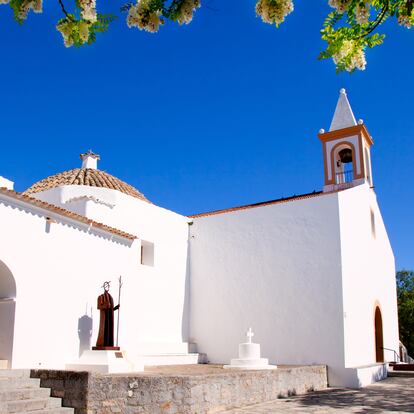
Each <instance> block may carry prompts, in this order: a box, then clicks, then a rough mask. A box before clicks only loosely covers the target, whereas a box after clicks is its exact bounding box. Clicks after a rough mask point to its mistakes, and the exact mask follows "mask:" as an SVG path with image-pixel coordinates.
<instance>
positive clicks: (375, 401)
mask: <svg viewBox="0 0 414 414" xmlns="http://www.w3.org/2000/svg"><path fill="white" fill-rule="evenodd" d="M282 413H283V414H293V413H295V414H297V413H312V414H331V413H335V414H336V413H338V414H339V413H367V414H368V413H369V414H373V413H394V414H395V413H414V376H411V377H410V376H401V377H391V378H387V379H386V380H385V381H381V382H378V383H376V384H374V385H371V386H369V387H366V388H363V389H361V390H351V389H329V390H326V391H318V392H314V393H311V394H306V395H302V396H296V397H290V398H285V399H280V400H276V401H272V402H268V403H263V404H256V405H252V406H249V407H245V408H239V409H234V410H230V411H224V412H222V413H221V414H282Z"/></svg>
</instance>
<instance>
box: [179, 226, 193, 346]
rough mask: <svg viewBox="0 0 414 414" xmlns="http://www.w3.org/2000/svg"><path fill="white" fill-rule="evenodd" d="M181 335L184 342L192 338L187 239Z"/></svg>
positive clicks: (188, 245)
mask: <svg viewBox="0 0 414 414" xmlns="http://www.w3.org/2000/svg"><path fill="white" fill-rule="evenodd" d="M188 237H190V226H188ZM181 321H182V322H181V335H182V341H183V342H191V339H190V241H189V240H188V241H187V263H186V271H185V291H184V304H183V316H182V318H181Z"/></svg>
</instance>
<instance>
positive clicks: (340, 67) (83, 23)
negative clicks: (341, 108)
mask: <svg viewBox="0 0 414 414" xmlns="http://www.w3.org/2000/svg"><path fill="white" fill-rule="evenodd" d="M57 1H58V2H59V5H60V7H61V9H62V14H63V17H62V19H60V20H59V22H58V23H57V26H56V28H57V30H58V31H59V32H60V33H61V34H62V37H63V42H64V44H65V46H66V47H70V46H76V47H80V46H83V45H89V44H91V43H93V42H94V41H95V40H96V34H97V33H103V32H105V31H107V30H108V28H109V25H110V23H111V22H112V21H113V20H114V19H115V18H116V16H115V15H104V14H100V13H98V11H97V5H96V0H75V5H74V10H71V11H70V12H68V10H67V9H66V6H65V4H64V2H66V1H67V0H57ZM256 1H257V3H256V15H257V16H258V17H260V18H261V19H262V21H263V22H264V23H268V24H272V25H275V26H276V27H279V26H280V25H281V24H282V23H283V22H284V21H285V19H286V17H287V16H288V15H289V14H290V13H292V12H293V10H294V3H293V0H256ZM313 1H315V0H313ZM324 1H326V0H324ZM42 3H43V0H0V4H9V5H10V7H11V8H12V9H13V12H14V17H15V19H16V20H17V21H18V22H19V23H23V22H24V21H25V20H26V18H27V16H28V14H29V12H30V11H33V12H34V13H41V12H42V8H43V4H42ZM328 4H329V6H330V7H331V8H332V9H333V10H332V12H331V13H329V14H328V16H327V17H326V19H325V22H324V24H323V28H322V30H321V37H322V39H323V40H325V41H326V42H327V47H326V49H325V50H324V51H323V52H321V53H320V55H319V59H330V58H332V59H333V61H334V63H335V66H336V70H337V72H342V71H347V72H354V71H355V70H364V69H365V67H366V64H367V62H366V56H365V52H366V49H367V48H373V47H374V46H377V45H380V44H382V43H383V41H384V37H385V35H384V34H381V33H378V32H377V29H378V27H379V26H380V25H381V24H382V23H384V22H385V21H386V20H387V19H389V18H394V19H395V21H396V22H397V24H399V25H400V26H403V27H405V28H411V26H412V25H413V24H414V0H328ZM200 7H201V2H200V0H135V1H134V2H133V3H127V4H125V5H123V6H122V7H121V9H120V11H121V12H125V13H126V14H127V17H126V23H127V26H128V27H129V28H137V29H139V30H145V31H147V32H150V33H156V32H158V31H159V30H160V27H161V26H162V25H164V24H166V22H167V21H169V22H175V23H178V24H179V25H183V24H189V23H190V22H191V21H192V20H193V17H194V13H195V11H196V10H197V9H198V8H200Z"/></svg>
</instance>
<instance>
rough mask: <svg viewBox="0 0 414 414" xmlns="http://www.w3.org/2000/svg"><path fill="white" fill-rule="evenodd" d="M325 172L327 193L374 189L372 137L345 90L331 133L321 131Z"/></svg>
mask: <svg viewBox="0 0 414 414" xmlns="http://www.w3.org/2000/svg"><path fill="white" fill-rule="evenodd" d="M318 137H319V139H320V140H321V142H322V148H323V163H324V171H325V185H324V187H323V191H324V192H329V191H337V190H342V189H344V188H349V187H353V186H355V185H360V184H364V183H367V184H368V185H369V186H370V187H372V186H373V181H372V172H371V145H372V144H373V141H372V138H371V135H370V134H369V132H368V130H367V128H366V127H365V125H364V122H363V121H362V120H359V121H358V122H357V121H356V120H355V116H354V113H353V112H352V108H351V105H350V104H349V101H348V97H347V95H346V91H345V89H341V90H340V91H339V99H338V103H337V105H336V109H335V113H334V116H333V118H332V122H331V126H330V128H329V132H325V130H323V129H321V130H320V131H319V135H318Z"/></svg>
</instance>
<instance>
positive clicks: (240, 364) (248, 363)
mask: <svg viewBox="0 0 414 414" xmlns="http://www.w3.org/2000/svg"><path fill="white" fill-rule="evenodd" d="M223 368H226V369H227V368H236V369H276V368H277V366H276V365H269V360H268V359H267V358H260V344H254V343H252V342H246V343H244V344H240V345H239V358H235V359H232V360H231V361H230V365H224V366H223Z"/></svg>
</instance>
